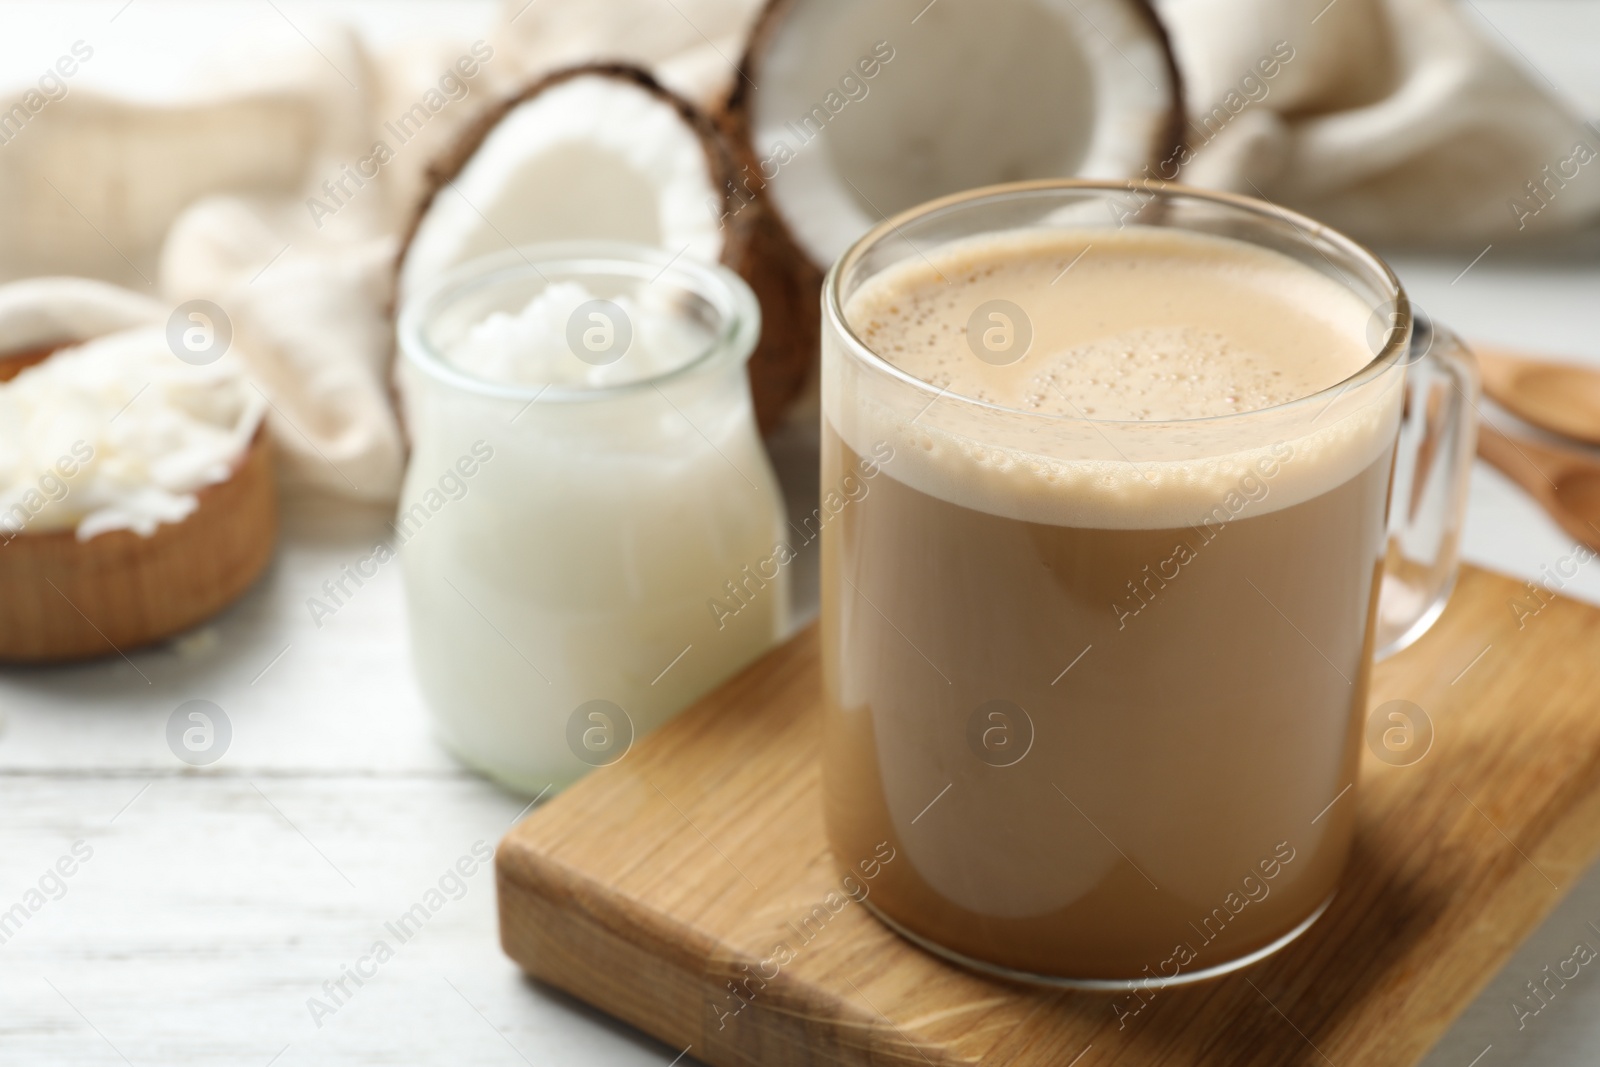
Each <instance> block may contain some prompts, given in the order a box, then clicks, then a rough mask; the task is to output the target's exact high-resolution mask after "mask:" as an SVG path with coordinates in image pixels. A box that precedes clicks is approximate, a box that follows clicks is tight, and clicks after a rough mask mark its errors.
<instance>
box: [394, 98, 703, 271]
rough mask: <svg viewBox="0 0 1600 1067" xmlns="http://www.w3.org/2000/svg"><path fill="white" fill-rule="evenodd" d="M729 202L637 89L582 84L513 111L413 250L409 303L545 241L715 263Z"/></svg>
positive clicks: (660, 104)
mask: <svg viewBox="0 0 1600 1067" xmlns="http://www.w3.org/2000/svg"><path fill="white" fill-rule="evenodd" d="M720 194H721V191H720V190H718V189H717V188H716V186H715V185H714V184H713V178H712V172H711V165H710V162H709V161H708V159H707V157H706V150H705V147H704V146H703V145H702V143H701V140H700V135H699V133H698V131H697V130H696V129H695V128H694V127H693V126H692V125H690V124H689V123H688V122H687V121H686V120H685V119H684V118H683V116H682V115H681V114H679V113H678V111H677V110H676V109H675V108H674V107H673V106H672V105H671V104H669V103H667V102H666V101H664V100H662V99H661V98H659V97H657V96H655V95H654V94H652V93H651V92H649V91H648V90H646V89H644V88H643V87H641V86H639V85H637V84H635V83H634V82H631V81H627V80H625V79H621V78H615V77H609V76H606V75H601V74H585V75H579V76H577V77H573V78H570V79H567V80H565V81H561V82H557V83H555V84H554V85H552V86H550V87H549V88H547V89H545V90H544V91H542V92H540V93H538V94H536V95H535V96H533V97H531V98H530V99H528V100H526V101H523V102H522V103H521V104H518V105H517V106H516V107H514V108H513V109H511V111H509V112H508V113H507V114H506V116H505V117H504V118H503V119H502V120H501V121H500V122H499V123H498V124H496V126H495V127H494V129H493V130H492V131H491V132H490V133H489V135H488V136H487V137H486V138H485V139H484V141H483V143H482V144H481V145H480V146H479V147H478V149H477V151H476V152H474V153H473V155H472V157H471V159H470V160H469V161H468V162H467V164H466V166H465V167H463V168H462V170H461V172H460V173H459V174H458V175H456V177H455V179H454V180H453V181H451V182H448V183H446V184H445V185H443V186H442V187H441V188H440V189H439V191H438V193H437V195H436V196H435V197H434V199H433V202H432V204H431V205H430V206H429V208H428V211H427V213H426V214H425V215H424V217H423V219H422V221H421V223H420V224H419V226H418V227H417V231H416V234H415V235H414V237H413V238H412V241H411V244H410V247H409V248H408V249H407V251H406V256H405V262H404V264H403V266H402V267H401V272H400V289H401V293H402V294H407V293H415V292H417V291H418V289H419V288H420V287H422V286H424V285H426V284H427V283H428V282H430V281H432V280H433V279H435V278H437V277H438V276H439V275H440V274H442V273H443V272H445V271H447V270H449V269H450V268H451V267H453V266H456V265H457V264H460V263H463V262H466V261H467V260H470V259H474V258H477V257H478V256H482V255H487V254H490V253H496V252H504V251H506V250H507V249H508V248H511V247H514V246H521V245H527V244H535V243H538V242H542V241H563V240H576V239H585V238H597V239H605V240H619V241H633V242H639V243H643V244H650V245H656V246H659V247H661V248H664V249H667V250H669V251H671V252H672V253H674V254H682V255H684V256H686V257H688V258H691V259H694V260H699V261H702V262H711V263H714V262H717V260H718V259H719V257H720V256H721V253H722V248H723V238H722V232H721V229H720V225H719V214H718V212H717V211H715V210H713V207H712V205H713V204H714V203H716V202H718V201H717V198H718V197H719V196H720Z"/></svg>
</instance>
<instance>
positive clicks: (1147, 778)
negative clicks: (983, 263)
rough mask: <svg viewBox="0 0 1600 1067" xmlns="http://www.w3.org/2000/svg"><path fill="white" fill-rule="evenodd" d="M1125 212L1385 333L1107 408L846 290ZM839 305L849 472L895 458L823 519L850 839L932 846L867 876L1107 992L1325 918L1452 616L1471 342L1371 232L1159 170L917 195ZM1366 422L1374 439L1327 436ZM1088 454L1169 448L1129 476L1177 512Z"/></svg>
mask: <svg viewBox="0 0 1600 1067" xmlns="http://www.w3.org/2000/svg"><path fill="white" fill-rule="evenodd" d="M1130 203H1131V204H1132V205H1133V206H1132V208H1131V209H1130V207H1129V205H1130ZM1122 225H1133V226H1137V227H1164V228H1170V229H1176V230H1179V231H1186V232H1187V233H1191V234H1205V235H1212V236H1217V237H1226V238H1231V239H1232V240H1234V241H1242V242H1246V243H1248V244H1251V245H1255V246H1257V247H1260V248H1266V249H1270V250H1272V251H1275V252H1277V253H1280V254H1281V255H1284V256H1288V257H1290V258H1291V259H1293V260H1296V261H1297V262H1299V263H1301V264H1304V265H1306V266H1309V267H1310V268H1312V269H1313V270H1316V271H1318V272H1319V273H1321V274H1322V275H1324V276H1325V277H1328V278H1330V279H1332V280H1333V281H1335V282H1337V283H1338V285H1340V286H1341V287H1343V288H1345V289H1346V290H1347V291H1349V292H1351V293H1353V294H1355V295H1356V296H1357V297H1358V298H1359V299H1360V300H1361V301H1363V302H1364V304H1365V305H1366V306H1367V307H1370V308H1371V309H1372V312H1373V315H1372V320H1371V325H1370V329H1369V337H1368V341H1369V344H1370V346H1371V351H1372V353H1373V358H1372V361H1371V362H1370V363H1369V364H1368V365H1367V366H1365V367H1364V368H1363V369H1362V370H1361V371H1359V372H1358V373H1356V374H1355V375H1353V376H1351V377H1350V378H1348V379H1347V380H1345V381H1343V382H1341V383H1339V384H1338V385H1336V386H1334V387H1332V388H1329V389H1326V390H1324V391H1322V392H1319V393H1315V394H1313V395H1311V396H1308V397H1303V398H1301V399H1298V400H1294V401H1292V402H1288V403H1283V404H1279V405H1277V406H1273V407H1267V408H1263V409H1260V410H1255V411H1248V412H1242V413H1237V414H1228V415H1223V416H1216V417H1209V418H1202V419H1190V420H1173V421H1166V422H1132V421H1120V422H1119V421H1110V420H1090V419H1087V418H1069V417H1064V416H1057V415H1049V414H1043V413H1040V412H1037V411H1024V410H1016V409H1011V408H1008V407H1005V406H1003V405H999V404H996V403H989V402H985V401H979V400H973V399H969V398H966V397H963V396H959V395H955V394H953V393H951V392H949V391H948V390H947V389H946V388H936V387H935V386H933V385H930V384H928V383H926V382H924V381H922V380H920V379H918V378H916V377H913V376H912V375H910V374H908V373H906V372H904V371H903V370H901V369H899V368H897V367H896V366H894V365H893V364H892V363H890V362H889V361H887V360H885V359H884V358H882V357H881V356H880V355H878V354H877V353H875V352H873V351H872V350H871V348H870V347H869V346H868V345H867V344H865V343H864V342H863V341H862V340H861V338H860V337H859V336H858V334H857V332H856V331H855V330H854V329H853V328H852V326H851V324H850V323H849V321H848V320H847V317H846V309H847V308H848V307H849V302H850V300H851V297H852V296H853V295H854V294H856V293H857V292H858V291H859V290H860V289H861V287H862V286H863V285H864V284H865V283H867V282H868V281H869V280H871V279H873V278H875V277H877V276H878V275H880V274H881V273H882V272H884V271H886V270H888V269H890V268H893V267H895V266H896V265H897V264H900V263H901V262H902V261H903V260H908V259H910V258H911V257H920V258H921V259H922V260H925V261H927V262H928V263H929V265H930V266H931V265H932V262H933V260H932V258H930V257H936V256H937V255H938V254H939V250H940V249H941V248H943V247H945V246H949V245H952V244H953V243H956V242H962V241H968V240H971V239H974V238H978V237H986V236H988V235H996V234H1002V235H1006V236H1007V239H1010V235H1013V234H1016V233H1018V232H1026V231H1039V230H1107V229H1111V228H1116V227H1120V226H1122ZM1081 236H1083V237H1084V238H1087V239H1089V240H1092V235H1090V234H1083V235H1081ZM912 265H913V266H915V264H912ZM935 269H937V268H935ZM951 306H952V307H954V305H953V304H952V305H951ZM956 314H957V315H958V317H960V318H961V320H962V321H966V320H965V315H966V309H964V308H962V309H959V310H958V311H957V312H956ZM823 318H824V331H823V332H824V337H823V356H822V358H823V371H822V377H823V383H822V406H823V446H822V448H823V453H822V486H823V488H824V490H827V489H829V488H830V487H835V486H839V485H843V486H845V487H846V488H849V487H850V486H851V485H852V484H854V483H856V482H859V483H861V485H862V486H863V487H864V489H865V491H864V492H859V491H858V492H856V493H852V494H851V498H852V503H851V504H850V506H849V507H847V508H845V509H844V510H843V511H842V512H841V514H840V515H838V516H837V517H836V518H835V519H834V521H833V522H832V523H830V525H828V526H827V527H825V528H824V531H823V542H822V621H821V639H822V646H823V671H824V733H823V739H824V740H823V784H824V797H825V815H826V822H827V828H828V835H829V839H830V844H831V846H832V849H833V851H834V854H835V856H836V857H837V858H838V860H839V862H841V863H844V864H848V863H850V862H851V861H852V860H853V859H855V858H856V857H857V856H870V855H872V854H874V850H875V849H876V848H877V847H879V846H880V843H881V842H885V841H887V842H888V843H889V844H890V845H892V846H893V848H894V849H895V854H896V855H897V856H898V857H899V858H898V859H896V861H895V862H894V863H890V864H884V865H883V871H882V873H881V875H880V877H879V878H878V880H877V881H876V882H875V884H874V886H873V893H872V898H871V900H870V901H868V902H867V903H868V906H869V907H870V908H872V909H873V910H874V911H875V912H876V914H877V915H878V916H879V917H880V918H882V919H883V920H884V921H885V922H887V923H888V924H889V925H890V926H892V927H893V928H895V929H896V930H898V931H899V932H900V933H902V934H904V935H905V936H907V937H908V938H910V939H911V940H913V941H915V942H917V943H919V944H921V945H923V946H924V947H926V948H928V949H931V950H932V951H934V952H937V953H939V954H941V955H944V956H946V957H948V958H951V959H954V960H956V961H958V962H961V963H964V964H967V965H969V966H974V967H977V968H979V969H983V970H988V971H991V972H995V973H999V974H1003V975H1005V976H1007V977H1011V978H1017V979H1022V980H1031V981H1044V982H1049V983H1054V984H1062V985H1068V986H1077V987H1087V988H1105V989H1127V988H1132V987H1136V986H1137V987H1154V986H1161V985H1168V984H1173V983H1178V982H1187V981H1194V980H1198V979H1201V978H1205V977H1209V976H1211V975H1215V974H1220V973H1224V972H1226V971H1228V970H1231V969H1234V968H1236V967H1240V966H1243V965H1245V964H1247V963H1249V962H1252V961H1254V960H1256V959H1259V958H1261V957H1262V956H1264V955H1266V954H1268V953H1270V952H1272V951H1274V950H1276V949H1277V948H1279V947H1281V946H1282V945H1284V944H1286V943H1287V942H1288V941H1290V940H1292V939H1293V938H1294V937H1295V936H1297V935H1298V934H1299V933H1301V932H1302V931H1303V930H1305V929H1306V928H1307V927H1308V926H1309V925H1310V924H1311V923H1312V922H1313V921H1315V919H1316V917H1317V916H1318V915H1320V914H1321V912H1322V910H1323V909H1324V908H1326V906H1327V903H1328V901H1329V900H1330V899H1331V897H1332V894H1333V892H1334V890H1335V887H1336V883H1337V880H1338V877H1339V875H1340V873H1341V871H1342V868H1343V866H1344V864H1345V861H1346V857H1347V855H1348V853H1349V851H1350V846H1351V840H1352V836H1353V833H1354V828H1355V810H1356V805H1355V801H1354V797H1353V795H1347V794H1346V791H1347V790H1348V789H1349V788H1350V786H1351V785H1352V784H1353V783H1354V781H1355V779H1356V774H1357V767H1358V763H1359V750H1360V747H1361V744H1362V737H1363V733H1364V726H1365V723H1364V719H1365V715H1366V699H1367V682H1368V676H1369V672H1370V669H1371V665H1372V663H1373V660H1374V658H1375V653H1376V654H1387V653H1389V652H1392V651H1394V650H1395V649H1397V648H1400V647H1403V646H1404V645H1405V644H1407V643H1409V642H1410V641H1412V640H1414V639H1415V638H1416V637H1417V636H1418V635H1420V634H1421V633H1422V632H1423V631H1424V630H1425V629H1426V628H1427V626H1428V625H1429V624H1431V622H1432V621H1433V619H1434V618H1436V617H1437V615H1438V613H1439V611H1440V610H1441V609H1442V607H1443V603H1444V600H1445V598H1447V597H1448V595H1449V591H1450V588H1451V585H1452V583H1453V580H1454V575H1455V569H1456V544H1457V533H1458V531H1459V528H1460V523H1461V519H1462V515H1463V511H1464V506H1465V497H1466V476H1467V472H1468V470H1469V469H1470V460H1471V456H1472V451H1473V440H1474V424H1473V422H1472V419H1471V414H1472V411H1473V407H1472V403H1471V397H1472V395H1473V393H1474V391H1475V389H1476V387H1477V384H1476V374H1475V370H1474V367H1473V365H1472V361H1471V357H1470V356H1469V355H1468V354H1467V353H1466V352H1465V350H1464V349H1463V348H1462V347H1461V346H1460V345H1459V343H1457V342H1455V341H1454V340H1453V339H1452V338H1450V337H1448V336H1447V335H1446V334H1444V333H1443V332H1442V331H1440V330H1437V329H1435V328H1434V327H1432V326H1431V325H1428V324H1427V323H1425V322H1414V321H1413V320H1414V316H1413V312H1412V309H1411V305H1410V303H1409V301H1408V300H1407V297H1406V295H1405V293H1404V292H1403V290H1402V289H1401V287H1400V284H1399V281H1398V279H1396V277H1395V276H1394V274H1393V273H1392V272H1391V271H1390V270H1389V269H1388V267H1386V266H1385V265H1384V264H1383V263H1382V262H1381V261H1380V260H1378V259H1377V258H1376V257H1375V256H1373V255H1372V254H1371V253H1370V252H1368V251H1366V250H1365V249H1363V248H1362V247H1360V246H1359V245H1357V244H1356V243H1354V242H1353V241H1351V240H1349V239H1348V238H1345V237H1344V236H1342V235H1340V234H1338V233H1335V232H1333V231H1331V230H1329V229H1327V228H1326V227H1323V226H1321V225H1319V224H1317V223H1315V222H1313V221H1311V220H1309V219H1306V218H1303V217H1301V216H1299V215H1296V214H1294V213H1293V212H1290V211H1287V210H1284V209H1282V208H1278V207H1275V206H1273V205H1271V204H1268V203H1264V202H1260V201H1255V200H1249V199H1246V198H1242V197H1236V196H1231V195H1226V194H1218V193H1210V192H1201V191H1198V190H1193V189H1187V188H1184V187H1182V186H1172V185H1161V184H1159V183H1150V184H1148V185H1136V186H1132V187H1130V186H1128V185H1126V184H1123V185H1116V184H1100V183H1092V182H1079V181H1046V182H1030V183H1021V184H1017V185H1008V186H998V187H994V188H989V189H980V190H976V191H973V192H968V193H962V194H958V195H955V196H951V197H947V198H945V199H942V200H937V201H934V202H932V203H930V204H927V205H924V206H922V207H919V208H916V209H913V210H911V211H909V212H907V213H905V214H902V215H900V216H899V217H897V218H895V219H892V220H889V221H886V222H885V223H883V224H882V225H880V226H879V227H877V228H876V229H874V230H873V231H872V232H870V233H869V234H867V235H866V236H864V237H863V238H861V240H860V241H858V242H857V243H856V244H855V245H854V246H853V247H852V248H851V249H850V250H849V251H847V252H846V253H845V254H844V256H843V257H841V259H840V260H839V261H838V262H837V263H836V264H835V265H834V267H833V269H832V271H831V272H830V273H829V275H828V278H827V280H826V282H825V284H824V290H823ZM969 336H970V334H969ZM953 344H960V342H959V341H958V340H953ZM960 358H975V357H974V356H973V355H967V354H966V353H965V352H964V351H963V352H961V353H960ZM1351 441H1354V442H1356V444H1354V445H1352V444H1350V443H1349V442H1351ZM1330 442H1333V444H1330ZM1339 442H1344V443H1343V444H1339ZM1358 446H1359V447H1358ZM1334 447H1337V448H1344V449H1346V451H1345V452H1337V453H1330V452H1329V451H1328V449H1330V448H1334ZM1351 449H1357V450H1358V451H1359V449H1365V451H1359V455H1360V456H1362V457H1365V458H1362V459H1361V462H1360V463H1359V465H1357V466H1356V467H1355V468H1354V469H1352V468H1351V467H1350V466H1349V465H1347V464H1346V465H1339V466H1338V469H1337V470H1334V466H1335V465H1333V464H1330V463H1328V462H1322V460H1323V459H1325V458H1326V457H1327V456H1328V455H1330V454H1336V455H1341V456H1345V455H1356V454H1357V453H1356V452H1352V451H1350V450H1351ZM1297 459H1298V461H1299V463H1300V466H1299V467H1298V468H1297V467H1296V460H1297ZM1085 464H1089V465H1096V464H1098V465H1099V466H1098V467H1097V468H1096V469H1097V470H1101V471H1104V470H1111V469H1116V468H1115V465H1116V464H1122V465H1124V466H1123V468H1122V469H1127V466H1128V465H1131V466H1132V468H1133V469H1135V470H1137V471H1138V472H1140V474H1141V475H1143V476H1144V477H1145V478H1146V479H1151V481H1150V482H1149V484H1148V485H1141V484H1139V482H1138V480H1137V479H1129V480H1128V481H1127V482H1126V483H1121V490H1120V491H1121V492H1123V493H1124V494H1130V495H1133V496H1137V493H1139V492H1147V495H1148V498H1149V499H1148V501H1147V503H1159V504H1161V505H1162V508H1159V509H1157V510H1158V511H1163V512H1164V513H1166V514H1169V515H1170V516H1172V518H1171V521H1163V522H1160V523H1157V524H1156V525H1158V526H1160V527H1161V528H1157V529H1152V528H1149V527H1150V525H1151V523H1148V522H1146V523H1137V522H1127V523H1123V524H1122V528H1118V527H1119V524H1118V522H1117V521H1116V518H1115V516H1116V515H1118V514H1126V513H1118V512H1117V511H1116V509H1115V508H1112V509H1111V512H1110V513H1111V514H1112V515H1113V516H1114V517H1113V519H1112V520H1108V521H1095V522H1090V521H1079V520H1078V519H1074V518H1070V517H1060V516H1065V515H1068V513H1069V512H1072V509H1071V508H1068V507H1062V508H1060V514H1059V515H1056V514H1054V513H1050V514H1045V513H1049V512H1050V508H1051V507H1055V506H1057V505H1059V504H1062V502H1063V501H1064V500H1065V498H1066V497H1070V496H1071V495H1072V494H1080V495H1082V494H1087V495H1089V496H1091V497H1092V496H1093V495H1094V494H1095V493H1096V492H1109V490H1102V489H1101V488H1099V487H1098V483H1096V482H1094V481H1093V480H1089V481H1084V480H1079V481H1076V482H1074V481H1073V477H1074V476H1073V474H1072V472H1073V471H1074V470H1082V469H1083V465H1085ZM1075 465H1076V466H1075ZM1107 465H1111V466H1107ZM1196 470H1199V471H1202V472H1206V477H1207V478H1210V479H1211V480H1210V481H1209V482H1205V486H1206V490H1205V492H1197V491H1196V490H1195V488H1194V479H1193V478H1192V477H1190V478H1189V479H1188V481H1187V483H1186V482H1185V476H1184V473H1183V472H1190V473H1191V474H1192V472H1194V471H1196ZM1319 472H1320V474H1319ZM1330 472H1332V473H1330ZM1333 474H1337V477H1333V476H1332V475H1333ZM1019 479H1020V480H1022V481H1025V482H1027V483H1028V484H1027V485H1026V486H1024V487H1021V488H1019V485H1018V480H1019ZM1030 479H1031V480H1030ZM1041 479H1045V480H1046V481H1048V480H1051V479H1053V480H1055V482H1056V484H1055V485H1053V486H1052V485H1049V484H1045V483H1044V482H1041ZM1274 479H1276V483H1274ZM1319 479H1320V480H1319ZM1330 479H1331V480H1330ZM1203 480H1204V479H1202V481H1203ZM1217 487H1221V489H1227V490H1230V492H1228V493H1223V492H1221V491H1220V490H1219V491H1218V492H1217V494H1216V498H1215V499H1213V498H1210V497H1208V496H1207V495H1206V493H1207V492H1210V491H1211V490H1212V489H1216V488H1217ZM1257 490H1259V491H1257ZM841 491H843V490H841ZM1052 494H1053V495H1055V496H1056V500H1054V501H1051V500H1050V499H1049V497H1050V496H1051V495H1052ZM1391 494H1392V503H1391ZM1024 497H1026V498H1027V499H1026V500H1024V499H1023V498H1024ZM1139 499H1145V498H1142V497H1141V498H1139ZM1224 500H1225V501H1226V512H1224V511H1221V510H1218V506H1219V505H1220V504H1221V503H1222V502H1223V501H1224ZM1041 501H1042V503H1041ZM1097 506H1098V505H1097ZM1073 514H1076V513H1075V512H1073ZM1179 543H1183V544H1185V545H1186V546H1187V547H1189V548H1191V549H1192V551H1191V552H1190V553H1189V554H1188V556H1187V557H1186V558H1184V559H1182V560H1180V563H1181V567H1173V566H1166V565H1165V563H1167V562H1170V560H1171V559H1172V558H1173V557H1174V553H1175V547H1176V545H1177V544H1179ZM1386 558H1387V563H1388V565H1387V567H1386V566H1385V561H1386ZM1153 568H1154V569H1153ZM1153 576H1154V577H1153ZM1380 582H1381V586H1382V589H1383V595H1382V597H1381V599H1382V604H1381V605H1380V604H1379V600H1380V597H1379V595H1378V590H1379V588H1380ZM1119 604H1120V605H1122V607H1120V608H1119V607H1118V606H1117V605H1119ZM1108 605H1111V608H1110V610H1108ZM1135 605H1137V606H1138V607H1139V609H1140V610H1135ZM1133 615H1137V617H1136V618H1133V617H1131V616H1133Z"/></svg>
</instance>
